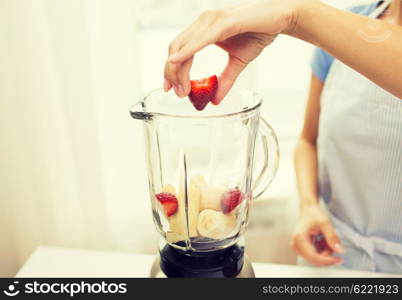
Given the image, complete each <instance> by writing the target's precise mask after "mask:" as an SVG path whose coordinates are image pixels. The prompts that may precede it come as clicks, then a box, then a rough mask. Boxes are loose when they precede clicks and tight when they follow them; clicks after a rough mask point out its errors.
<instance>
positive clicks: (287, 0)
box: [164, 0, 300, 104]
mask: <svg viewBox="0 0 402 300" xmlns="http://www.w3.org/2000/svg"><path fill="white" fill-rule="evenodd" d="M294 2H295V1H294V0H260V1H256V2H252V3H245V4H241V5H237V6H233V7H228V8H226V9H222V10H212V11H206V12H204V13H203V14H201V16H200V17H199V18H198V19H197V20H196V21H195V22H194V23H193V24H192V25H190V26H189V27H188V28H187V29H185V30H184V31H183V32H182V33H180V34H179V35H178V36H177V37H176V39H175V40H174V41H173V42H171V44H170V46H169V57H168V59H167V62H166V65H165V83H164V89H165V91H168V90H170V89H171V88H172V87H173V88H174V90H175V92H176V94H177V95H178V96H179V97H185V96H187V95H188V94H189V93H190V78H189V71H190V68H191V65H192V62H193V57H194V54H195V53H196V52H198V51H200V50H201V49H203V48H204V47H206V46H208V45H210V44H215V45H217V46H219V47H220V48H222V49H223V50H224V51H226V52H227V53H228V56H229V60H228V63H227V65H226V67H225V69H224V71H223V72H222V74H221V75H220V76H219V87H218V91H217V95H216V99H215V101H214V104H218V103H219V102H220V101H221V100H222V99H223V98H224V97H225V95H226V94H227V92H228V91H229V90H230V88H231V87H232V85H233V83H234V82H235V80H236V78H237V76H238V75H239V74H240V72H241V71H242V70H243V69H244V68H245V67H246V66H247V64H248V63H250V62H251V61H252V60H253V59H255V58H256V57H257V56H258V55H259V54H260V53H261V51H262V50H263V49H264V48H265V47H266V46H268V45H269V44H270V43H271V42H272V41H273V40H274V39H275V37H276V36H277V35H278V34H280V33H282V32H287V31H288V32H289V31H291V30H292V27H293V26H294V24H293V23H294V20H295V8H294V5H293V3H294ZM296 2H298V1H296ZM299 2H300V0H299Z"/></svg>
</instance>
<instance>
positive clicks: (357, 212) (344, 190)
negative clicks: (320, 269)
mask: <svg viewBox="0 0 402 300" xmlns="http://www.w3.org/2000/svg"><path fill="white" fill-rule="evenodd" d="M373 59H375V58H373ZM395 76H398V75H397V74H396V75H395ZM317 146H318V161H319V188H320V196H321V198H322V199H323V200H324V202H325V203H326V206H327V208H328V210H329V212H330V214H331V216H332V217H333V220H334V223H335V226H336V227H337V229H338V230H340V231H341V235H342V234H343V236H344V238H345V239H346V240H348V242H349V243H350V245H351V247H352V248H353V247H354V248H357V249H358V248H359V247H360V248H361V249H360V250H361V251H362V253H364V254H366V255H367V257H369V258H368V260H370V259H371V260H372V261H371V264H370V266H367V267H364V266H363V267H359V266H357V265H356V264H357V263H356V262H355V263H353V262H351V261H350V259H349V265H351V267H357V268H361V269H372V270H373V271H375V270H380V271H389V272H394V271H396V272H398V270H399V271H400V272H402V100H401V99H398V98H396V97H395V96H393V95H392V94H390V93H388V92H387V91H385V90H384V89H382V88H381V87H379V86H377V85H376V84H374V83H373V82H371V81H370V80H368V79H367V78H365V77H364V76H362V75H361V74H359V73H357V72H356V71H354V70H352V69H351V68H349V67H348V66H346V65H344V64H342V63H341V62H339V61H337V60H335V61H334V62H333V64H332V66H331V68H330V71H329V74H328V77H327V79H326V81H325V86H324V90H323V93H322V96H321V112H320V122H319V136H318V141H317ZM359 245H360V246H359ZM398 246H400V248H398ZM390 248H392V249H391V250H389V249H390ZM355 250H356V249H355ZM352 252H353V251H352V250H350V253H352ZM377 252H378V253H377ZM395 252H396V253H395ZM399 252H400V258H401V259H400V260H398V259H399V258H397V263H398V262H400V263H401V265H400V266H397V267H396V269H394V268H391V269H389V268H388V267H385V270H384V269H382V270H381V267H379V266H378V265H376V262H375V261H376V260H377V261H379V259H376V257H379V255H380V254H385V255H397V256H398V255H399ZM359 253H360V252H359V251H357V252H355V256H356V257H353V259H354V260H356V259H357V257H358V256H361V255H360V254H359ZM376 253H377V254H376ZM346 256H347V255H346ZM346 258H347V257H346ZM349 258H350V257H349ZM360 263H361V264H363V262H360Z"/></svg>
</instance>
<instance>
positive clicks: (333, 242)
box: [291, 204, 343, 266]
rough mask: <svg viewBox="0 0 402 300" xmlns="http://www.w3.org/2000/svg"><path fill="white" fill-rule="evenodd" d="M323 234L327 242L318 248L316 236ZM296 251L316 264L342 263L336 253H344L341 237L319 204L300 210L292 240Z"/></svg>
mask: <svg viewBox="0 0 402 300" xmlns="http://www.w3.org/2000/svg"><path fill="white" fill-rule="evenodd" d="M317 235H323V236H324V237H325V241H326V243H324V246H321V247H320V248H322V249H318V247H317V245H316V244H315V243H314V237H315V236H317ZM291 246H292V248H293V249H294V250H295V251H296V253H297V254H298V255H300V256H302V257H303V258H304V259H306V260H307V261H308V262H309V263H311V264H314V265H316V266H328V265H334V264H339V263H342V259H341V258H340V257H337V256H334V255H333V254H334V253H338V254H340V253H342V252H343V249H342V246H341V242H340V239H339V237H338V235H337V234H336V232H335V229H334V227H333V226H332V224H331V222H330V220H329V219H328V217H327V215H326V214H325V213H324V211H323V210H322V209H321V208H320V207H319V206H318V204H311V205H307V206H305V207H303V208H302V209H301V210H300V219H299V223H298V225H297V227H296V231H295V233H294V234H293V238H292V241H291Z"/></svg>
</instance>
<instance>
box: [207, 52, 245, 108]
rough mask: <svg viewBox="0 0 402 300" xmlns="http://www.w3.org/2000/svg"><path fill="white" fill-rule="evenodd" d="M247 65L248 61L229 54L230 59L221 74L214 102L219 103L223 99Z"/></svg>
mask: <svg viewBox="0 0 402 300" xmlns="http://www.w3.org/2000/svg"><path fill="white" fill-rule="evenodd" d="M246 66H247V63H245V62H243V61H241V60H240V59H238V58H237V57H234V56H232V55H229V61H228V63H227V65H226V67H225V69H224V70H223V72H222V74H221V75H220V76H219V85H218V91H217V92H216V96H215V99H214V100H213V101H212V103H213V104H215V105H218V104H219V103H220V102H221V101H222V99H223V98H224V97H225V96H226V94H227V93H228V92H229V90H230V89H231V88H232V86H233V84H234V83H235V81H236V79H237V77H238V76H239V74H240V73H241V71H243V70H244V68H245V67H246Z"/></svg>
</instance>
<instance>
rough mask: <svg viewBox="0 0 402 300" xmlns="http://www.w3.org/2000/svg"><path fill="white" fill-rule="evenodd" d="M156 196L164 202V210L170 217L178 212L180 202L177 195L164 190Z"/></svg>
mask: <svg viewBox="0 0 402 300" xmlns="http://www.w3.org/2000/svg"><path fill="white" fill-rule="evenodd" d="M155 197H156V199H158V201H159V202H160V203H161V204H162V207H163V210H164V211H165V214H166V215H167V216H168V217H170V216H173V215H174V214H175V213H176V212H177V207H178V202H177V198H176V196H175V195H173V194H171V193H167V192H163V193H159V194H157V195H155Z"/></svg>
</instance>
